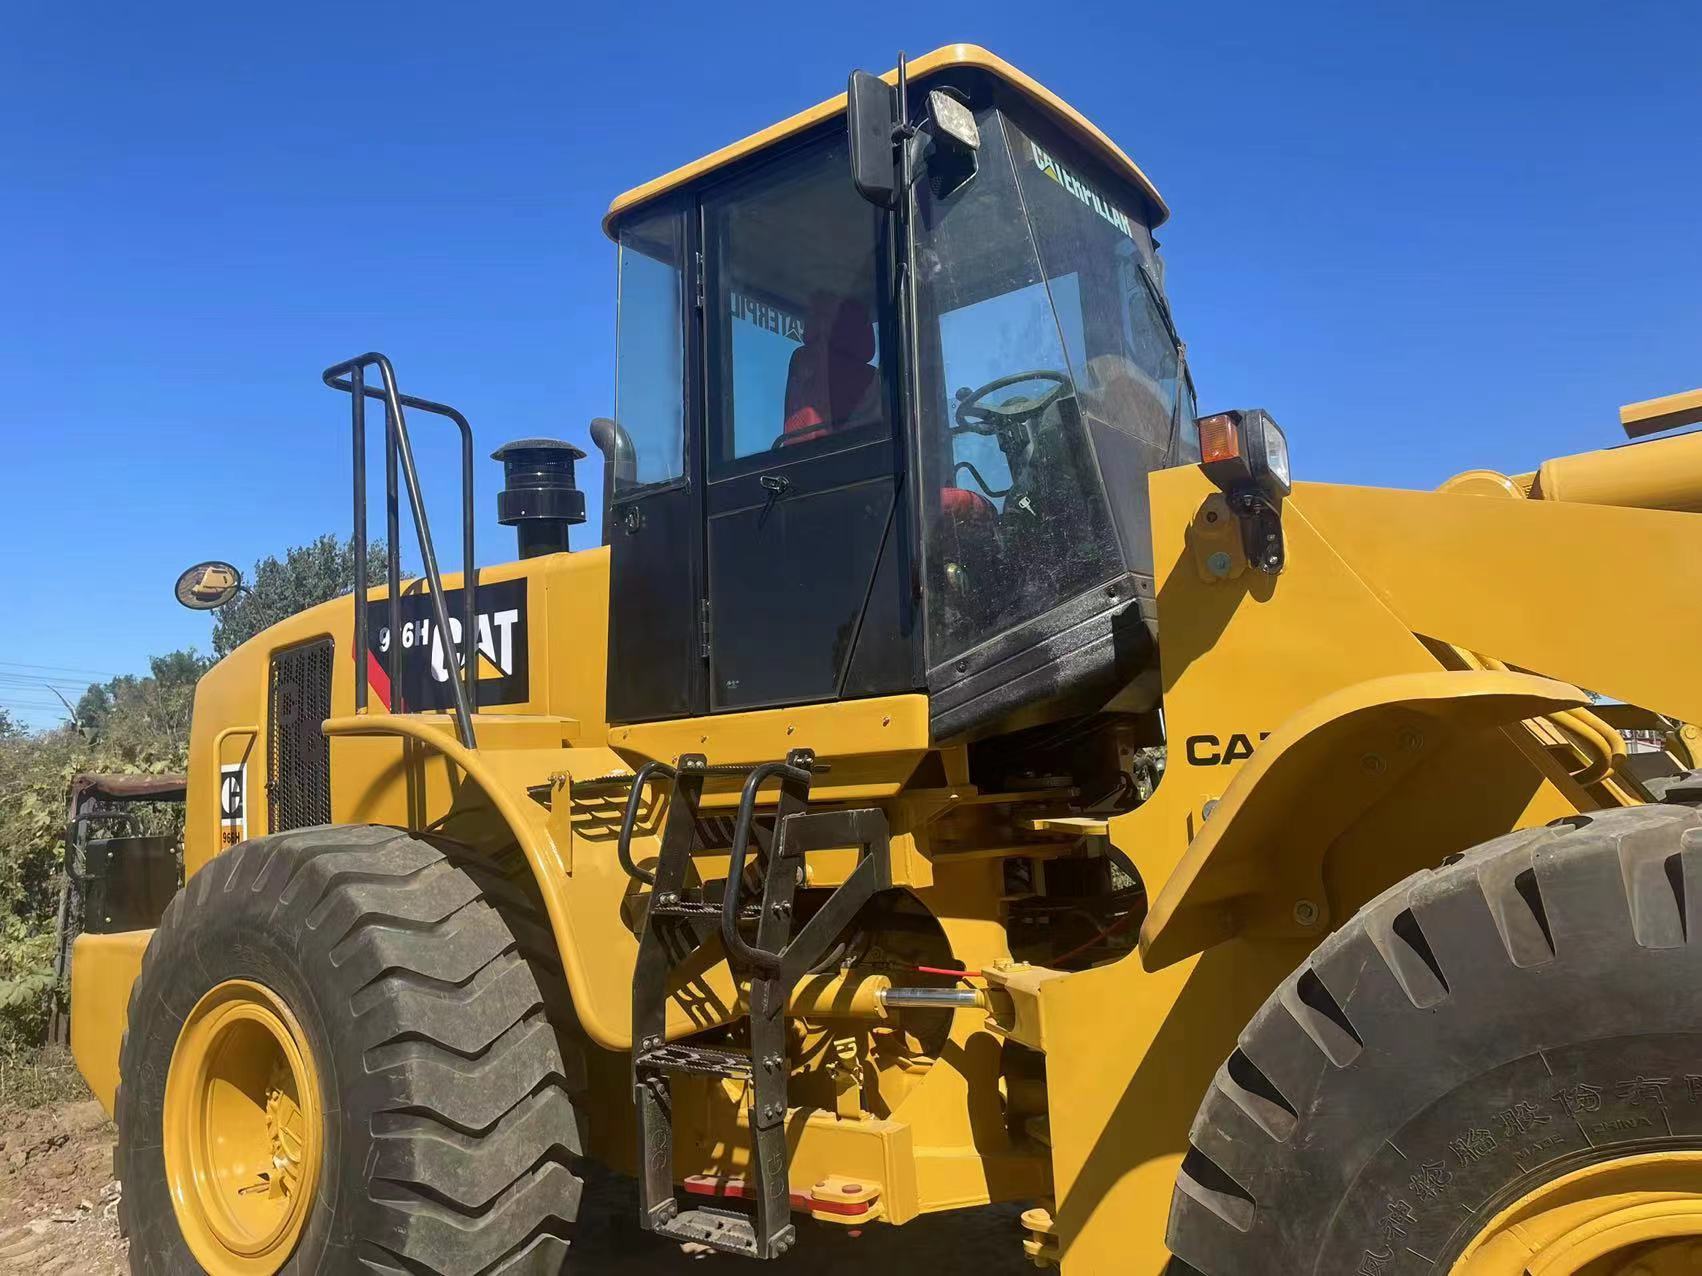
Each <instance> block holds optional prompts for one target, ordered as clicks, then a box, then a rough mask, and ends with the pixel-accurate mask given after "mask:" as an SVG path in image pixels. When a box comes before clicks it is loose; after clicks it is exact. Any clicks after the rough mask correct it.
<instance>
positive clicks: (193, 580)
mask: <svg viewBox="0 0 1702 1276" xmlns="http://www.w3.org/2000/svg"><path fill="white" fill-rule="evenodd" d="M241 588H242V573H241V572H239V571H237V569H236V568H234V567H232V566H231V565H230V564H229V563H221V562H218V561H216V560H215V561H214V562H210V563H196V564H195V566H193V567H191V568H190V569H189V570H188V571H186V572H184V573H183V575H181V576H179V577H178V578H177V590H176V592H177V601H178V602H180V603H182V604H183V605H184V606H185V607H188V608H190V609H191V610H193V611H213V610H214V609H215V608H219V607H223V606H224V605H225V604H226V603H228V602H229V601H230V600H231V599H233V598H235V597H236V591H237V590H239V589H241Z"/></svg>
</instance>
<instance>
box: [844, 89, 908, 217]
mask: <svg viewBox="0 0 1702 1276" xmlns="http://www.w3.org/2000/svg"><path fill="white" fill-rule="evenodd" d="M845 116H846V124H847V128H848V132H849V135H850V141H851V184H852V185H853V186H855V187H856V188H857V193H858V194H859V195H861V196H862V197H863V198H864V199H866V200H868V201H869V202H870V203H871V204H874V205H875V206H876V207H878V208H897V207H898V194H899V192H898V146H897V142H898V90H896V89H894V88H893V87H892V85H890V84H888V83H887V82H886V81H885V80H883V79H881V78H880V76H878V75H870V74H869V73H868V72H867V71H853V72H851V81H850V83H849V84H848V85H847V86H846V89H845Z"/></svg>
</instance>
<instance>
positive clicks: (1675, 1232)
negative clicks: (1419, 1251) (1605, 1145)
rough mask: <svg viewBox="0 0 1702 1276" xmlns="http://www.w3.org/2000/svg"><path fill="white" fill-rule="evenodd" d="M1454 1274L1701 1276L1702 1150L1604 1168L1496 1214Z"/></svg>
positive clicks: (1565, 1179)
mask: <svg viewBox="0 0 1702 1276" xmlns="http://www.w3.org/2000/svg"><path fill="white" fill-rule="evenodd" d="M1452 1276H1702V1152H1651V1153H1647V1154H1645V1155H1642V1156H1628V1157H1621V1158H1619V1159H1617V1160H1612V1161H1604V1162H1603V1163H1601V1164H1600V1165H1592V1166H1588V1167H1586V1168H1584V1169H1581V1170H1575V1171H1573V1172H1572V1173H1570V1174H1566V1175H1563V1176H1562V1177H1560V1178H1557V1179H1555V1180H1553V1181H1552V1182H1549V1183H1545V1184H1543V1185H1542V1186H1541V1187H1538V1188H1536V1189H1534V1190H1533V1191H1531V1192H1528V1193H1526V1194H1525V1195H1524V1196H1523V1197H1521V1198H1520V1199H1519V1200H1518V1201H1516V1202H1515V1203H1514V1204H1512V1205H1510V1206H1508V1207H1507V1208H1506V1209H1504V1210H1502V1211H1501V1213H1499V1214H1497V1215H1496V1216H1495V1217H1494V1218H1493V1219H1492V1220H1490V1223H1489V1225H1488V1226H1487V1227H1485V1228H1484V1229H1483V1230H1482V1231H1481V1232H1479V1233H1478V1235H1477V1236H1476V1238H1474V1239H1473V1241H1472V1243H1471V1244H1470V1245H1469V1246H1468V1247H1467V1248H1466V1251H1465V1253H1463V1254H1461V1255H1460V1257H1459V1260H1458V1261H1457V1262H1455V1264H1454V1267H1453V1271H1452Z"/></svg>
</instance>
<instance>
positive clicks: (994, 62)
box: [603, 44, 1170, 238]
mask: <svg viewBox="0 0 1702 1276" xmlns="http://www.w3.org/2000/svg"><path fill="white" fill-rule="evenodd" d="M952 67H974V68H976V69H978V70H981V71H985V72H987V73H988V74H990V75H993V76H995V77H997V78H998V79H999V80H1001V81H1002V82H1004V83H1005V84H1007V85H1009V86H1010V87H1011V88H1014V89H1016V90H1017V91H1018V92H1019V93H1021V94H1023V95H1024V96H1026V97H1027V98H1029V99H1030V100H1031V101H1033V102H1034V103H1036V104H1037V105H1039V106H1040V107H1041V108H1043V109H1044V110H1045V111H1046V112H1047V113H1048V114H1050V115H1051V116H1052V117H1053V119H1055V120H1056V121H1057V122H1058V123H1059V124H1061V125H1063V126H1064V127H1065V128H1066V129H1068V130H1069V132H1070V133H1071V135H1072V136H1074V137H1075V139H1076V140H1077V141H1078V142H1080V143H1082V144H1083V145H1085V146H1086V147H1088V149H1090V150H1091V151H1093V152H1094V153H1095V154H1096V155H1097V156H1098V157H1099V158H1100V159H1101V160H1103V161H1104V162H1105V163H1106V164H1107V165H1108V166H1109V167H1110V168H1111V169H1112V171H1113V172H1115V173H1117V174H1118V175H1120V176H1122V177H1124V178H1126V179H1128V180H1129V181H1131V182H1133V183H1134V184H1135V186H1136V187H1137V188H1138V189H1139V190H1140V191H1141V193H1142V194H1143V195H1145V196H1146V198H1147V199H1148V201H1150V203H1151V204H1152V210H1153V223H1152V224H1153V225H1154V226H1155V227H1156V226H1158V225H1159V224H1161V223H1162V222H1163V221H1164V220H1165V219H1166V218H1167V217H1169V216H1170V207H1169V205H1167V204H1166V203H1165V202H1164V197H1163V196H1162V195H1160V194H1159V193H1158V188H1157V187H1156V186H1154V185H1153V184H1152V180H1151V179H1150V178H1149V177H1148V176H1147V175H1146V174H1145V173H1143V172H1142V171H1141V169H1140V166H1139V165H1137V164H1136V163H1135V162H1134V160H1132V159H1130V158H1129V157H1128V156H1127V155H1126V154H1124V152H1123V150H1122V148H1121V147H1119V146H1118V145H1117V143H1115V142H1113V141H1112V140H1111V139H1110V138H1109V137H1107V136H1106V135H1105V134H1104V133H1103V132H1102V131H1101V130H1100V129H1099V127H1098V126H1097V125H1096V124H1094V123H1093V122H1092V121H1091V120H1089V119H1088V118H1087V117H1086V116H1085V115H1083V114H1082V113H1081V112H1080V111H1078V110H1076V109H1075V107H1073V106H1071V105H1070V104H1069V103H1068V102H1065V101H1064V100H1063V99H1062V98H1060V97H1059V96H1058V95H1057V94H1055V93H1053V92H1052V91H1051V90H1050V89H1048V88H1046V86H1045V85H1043V84H1040V83H1038V82H1036V81H1035V80H1033V79H1030V78H1029V77H1028V76H1026V75H1024V74H1023V73H1022V72H1021V71H1019V70H1017V69H1016V68H1015V67H1014V66H1012V65H1011V64H1010V63H1009V62H1006V61H1005V60H1004V59H1003V58H1001V57H999V56H998V55H997V54H993V53H989V52H988V51H987V50H986V49H983V48H982V47H981V46H979V45H975V44H948V45H946V46H945V47H944V48H939V49H935V50H934V51H933V52H932V53H927V54H924V55H923V56H921V57H919V58H913V59H911V60H910V61H909V62H908V63H907V64H906V74H907V75H908V76H909V78H910V79H911V80H920V79H922V78H923V77H924V76H927V75H931V74H934V73H935V72H938V71H944V70H947V69H949V68H952ZM881 78H882V79H884V80H886V81H888V82H889V83H894V84H895V83H897V81H898V71H897V70H896V69H894V70H891V71H888V72H887V73H886V74H885V75H884V76H882V77H881ZM844 113H845V94H843V93H841V94H840V95H839V96H838V97H831V98H829V99H827V101H825V102H819V103H817V104H816V105H815V106H812V107H810V108H809V109H808V110H807V111H799V112H798V113H797V114H796V115H794V116H792V117H790V118H789V119H784V120H781V121H780V122H779V123H778V124H771V125H769V126H768V127H767V128H765V129H763V130H762V131H761V132H757V133H752V134H751V135H750V136H749V137H745V138H741V139H740V140H738V141H737V142H734V143H732V144H731V145H730V146H723V147H722V148H721V149H720V150H718V151H713V152H711V153H710V154H708V155H705V156H704V157H703V158H702V159H698V160H694V161H692V162H691V163H690V164H686V165H684V166H682V167H680V168H676V169H675V170H674V171H673V172H671V173H665V174H663V175H662V176H661V177H658V178H656V179H654V180H653V181H648V182H645V183H644V184H643V185H642V186H635V187H633V188H632V189H631V190H629V191H626V192H625V193H623V194H621V195H617V196H616V197H615V201H614V202H613V203H612V204H610V205H609V211H608V212H607V213H605V214H604V215H603V231H604V233H605V234H607V235H608V236H609V237H610V238H613V237H614V234H615V224H616V223H617V222H618V221H619V220H620V219H621V218H622V217H623V216H625V215H626V214H627V213H629V212H631V211H632V210H633V209H635V208H639V207H641V206H643V205H645V204H648V203H649V202H650V201H651V200H653V199H655V198H657V197H658V196H660V195H664V194H667V193H668V192H669V191H672V190H677V189H678V188H679V187H681V186H684V185H685V184H686V183H688V182H691V181H694V180H695V179H697V178H699V177H702V176H704V175H705V174H707V173H712V172H714V171H715V170H717V169H720V168H725V167H727V166H728V165H730V164H733V163H735V162H737V161H738V160H741V159H744V158H745V157H747V156H749V155H754V154H756V153H757V152H758V151H762V150H765V149H767V148H768V147H771V146H773V145H775V144H776V143H778V142H782V141H784V140H785V139H787V138H789V137H794V136H796V135H797V134H799V133H802V132H804V131H805V130H806V129H809V128H813V127H814V126H815V125H817V124H820V123H821V122H822V121H824V120H829V119H832V118H833V117H835V116H837V115H843V114H844Z"/></svg>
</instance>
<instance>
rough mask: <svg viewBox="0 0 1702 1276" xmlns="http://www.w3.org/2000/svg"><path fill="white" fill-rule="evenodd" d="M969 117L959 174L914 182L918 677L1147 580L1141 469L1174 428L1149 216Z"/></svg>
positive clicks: (1175, 371)
mask: <svg viewBox="0 0 1702 1276" xmlns="http://www.w3.org/2000/svg"><path fill="white" fill-rule="evenodd" d="M979 121H980V127H981V138H982V145H981V150H980V153H979V156H978V160H977V171H976V173H975V175H974V176H973V178H971V179H970V180H968V181H961V180H959V181H958V184H956V185H955V186H953V187H951V188H950V189H945V188H943V185H942V182H940V181H938V180H929V181H925V182H922V183H918V186H917V208H916V221H915V235H916V238H915V245H916V247H915V251H916V281H917V302H918V306H917V309H918V333H917V345H918V356H919V358H918V372H919V378H920V384H921V391H920V415H921V433H922V447H923V484H924V491H923V501H924V525H925V537H926V555H927V560H928V572H929V578H930V585H931V586H932V590H931V593H930V598H931V604H930V609H929V622H928V643H929V652H928V663H929V665H930V666H931V667H933V666H938V665H939V664H940V663H942V662H943V661H947V660H951V659H953V658H954V657H955V656H957V655H958V654H959V653H961V652H963V651H966V650H967V649H969V648H970V647H973V646H976V645H977V644H979V643H981V642H983V641H985V640H987V639H989V638H991V637H993V636H995V635H997V634H998V633H1001V632H1003V631H1005V630H1007V629H1009V628H1010V627H1011V626H1013V625H1016V624H1020V623H1022V622H1024V621H1027V620H1029V619H1032V618H1034V617H1036V616H1040V615H1043V614H1044V613H1046V612H1048V611H1050V610H1052V609H1053V608H1055V607H1057V606H1059V605H1060V604H1062V603H1064V602H1067V601H1068V600H1070V599H1071V598H1074V597H1076V596H1077V595H1079V594H1081V593H1083V592H1084V591H1087V590H1090V589H1093V588H1095V587H1096V586H1099V585H1101V584H1104V583H1106V582H1109V581H1111V580H1113V579H1114V578H1116V577H1118V576H1120V575H1121V574H1123V573H1124V572H1125V571H1126V570H1134V571H1140V572H1145V573H1147V574H1149V575H1150V573H1151V570H1152V566H1151V531H1150V528H1149V527H1148V526H1147V500H1146V474H1147V473H1148V472H1149V471H1151V470H1153V469H1157V468H1161V467H1162V466H1164V465H1165V464H1167V463H1170V461H1171V459H1172V458H1173V456H1174V454H1175V448H1176V441H1175V440H1176V435H1177V423H1178V418H1179V416H1180V413H1179V412H1178V409H1177V387H1178V383H1179V382H1180V381H1182V380H1183V374H1182V370H1181V361H1180V355H1179V350H1178V344H1177V342H1176V340H1175V338H1174V334H1173V331H1172V329H1171V327H1170V324H1169V321H1168V315H1167V311H1166V308H1165V303H1164V301H1163V295H1162V292H1161V290H1160V288H1159V285H1158V276H1157V274H1156V271H1157V260H1156V258H1155V256H1154V250H1153V244H1152V237H1151V235H1150V233H1149V232H1148V230H1147V227H1146V225H1145V224H1144V222H1142V221H1141V220H1140V219H1139V217H1138V216H1137V215H1136V214H1135V212H1134V211H1132V210H1130V209H1127V208H1124V207H1121V206H1119V204H1118V203H1117V202H1115V200H1114V198H1113V197H1112V195H1111V194H1110V192H1109V189H1108V188H1103V189H1102V188H1100V187H1097V186H1095V185H1094V184H1093V183H1091V182H1090V181H1088V180H1086V179H1085V178H1084V177H1083V176H1082V175H1081V174H1080V173H1078V172H1077V171H1076V170H1074V169H1072V168H1071V167H1070V166H1069V165H1067V164H1065V163H1064V162H1062V161H1060V160H1059V159H1058V158H1057V157H1056V155H1055V153H1054V151H1053V150H1052V149H1049V148H1048V147H1047V146H1045V145H1043V144H1042V143H1040V142H1038V141H1036V140H1034V139H1033V138H1031V137H1030V136H1029V135H1028V134H1027V133H1025V132H1023V131H1022V130H1021V129H1019V128H1018V127H1017V125H1016V124H1015V123H1013V122H1012V121H1011V120H1009V119H1008V118H1006V117H1005V116H1004V115H1002V114H1001V113H1000V112H997V111H994V110H986V111H983V112H981V113H980V115H979Z"/></svg>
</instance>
